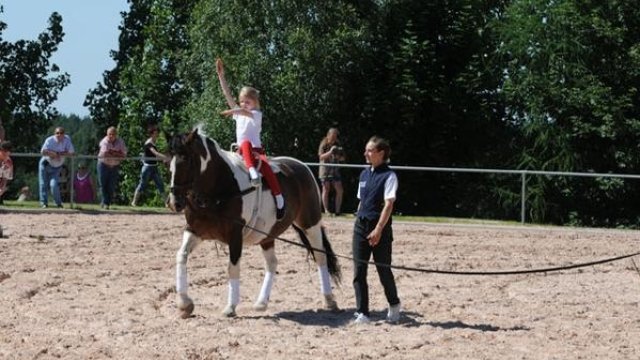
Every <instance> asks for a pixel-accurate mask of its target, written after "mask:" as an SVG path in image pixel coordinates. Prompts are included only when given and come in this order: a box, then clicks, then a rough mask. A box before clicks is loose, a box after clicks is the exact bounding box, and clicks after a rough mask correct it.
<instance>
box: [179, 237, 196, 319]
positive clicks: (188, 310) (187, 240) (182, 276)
mask: <svg viewBox="0 0 640 360" xmlns="http://www.w3.org/2000/svg"><path fill="white" fill-rule="evenodd" d="M200 242H202V240H201V239H200V238H199V237H198V236H196V235H195V234H194V233H192V232H191V231H188V230H185V231H184V233H183V234H182V245H181V246H180V249H179V250H178V253H177V254H176V297H177V299H176V300H177V305H178V309H179V310H180V312H181V313H180V316H181V317H182V318H183V319H186V318H188V317H189V316H191V314H192V313H193V308H194V306H193V301H192V300H191V298H189V295H187V289H188V287H189V283H188V282H187V259H188V258H189V254H191V252H192V251H193V250H194V249H195V248H196V247H197V246H198V244H200Z"/></svg>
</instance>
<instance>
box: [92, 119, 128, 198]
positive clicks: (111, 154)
mask: <svg viewBox="0 0 640 360" xmlns="http://www.w3.org/2000/svg"><path fill="white" fill-rule="evenodd" d="M126 156H127V146H126V145H125V144H124V141H122V139H121V138H119V137H118V131H117V130H116V128H115V126H111V127H109V128H108V129H107V135H106V136H105V137H104V138H102V140H100V151H99V152H98V182H99V185H100V193H101V194H102V202H101V204H100V206H101V207H102V208H103V209H109V207H110V206H111V203H112V201H113V194H114V193H115V190H116V185H117V184H118V176H119V175H120V162H122V159H123V158H125V157H126Z"/></svg>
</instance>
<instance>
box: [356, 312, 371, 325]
mask: <svg viewBox="0 0 640 360" xmlns="http://www.w3.org/2000/svg"><path fill="white" fill-rule="evenodd" d="M370 322H371V320H370V319H369V317H368V316H367V315H365V314H358V316H357V317H356V319H355V320H353V323H354V324H355V325H364V324H368V323H370Z"/></svg>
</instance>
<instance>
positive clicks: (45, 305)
mask: <svg viewBox="0 0 640 360" xmlns="http://www.w3.org/2000/svg"><path fill="white" fill-rule="evenodd" d="M0 224H1V225H2V227H3V229H4V238H2V239H0V305H1V306H0V358H1V359H58V358H61V359H194V360H195V359H321V358H322V359H492V360H493V359H563V360H566V359H638V358H640V321H639V320H638V319H639V317H640V315H639V311H638V300H639V295H640V274H639V273H638V271H637V270H636V268H635V266H634V262H633V260H631V259H625V260H620V261H616V262H611V263H607V264H603V265H597V266H590V267H585V268H581V269H574V270H567V271H561V272H553V273H548V274H530V275H513V276H460V275H438V274H427V273H420V272H410V271H401V270H396V271H395V275H396V280H397V282H398V289H399V293H400V298H401V300H402V303H403V308H404V312H403V316H402V319H401V322H400V323H399V324H387V323H386V322H385V321H384V317H385V314H386V307H387V305H386V301H385V299H384V295H383V292H382V289H381V287H380V285H379V282H378V279H377V273H376V271H375V269H372V270H371V271H370V274H369V280H370V288H371V302H372V304H371V305H372V310H373V312H372V318H373V320H375V321H374V323H372V324H369V325H366V326H353V325H352V324H351V321H352V316H353V311H354V296H353V290H352V287H351V275H352V264H351V263H350V262H349V260H346V259H342V260H341V265H342V271H343V283H342V285H341V286H339V287H336V288H335V291H336V298H337V300H338V303H339V305H340V307H341V308H342V309H343V311H342V312H339V313H331V312H328V311H325V310H322V309H321V307H322V298H321V296H320V291H319V287H320V286H319V284H318V278H317V273H316V270H315V266H314V264H313V263H311V262H310V261H308V260H307V257H306V253H305V251H304V249H302V248H299V247H296V246H292V245H289V244H286V243H278V244H277V254H278V259H279V261H280V263H279V269H278V277H277V278H276V282H275V285H274V289H273V293H272V297H271V302H270V305H269V308H268V309H267V311H266V312H257V311H254V310H253V309H252V308H251V305H252V304H253V302H254V301H255V298H256V296H257V295H258V291H259V287H260V285H261V283H262V276H263V261H262V255H261V252H260V248H259V247H249V248H245V251H244V256H243V263H242V264H243V268H242V278H241V280H242V285H241V303H240V305H239V306H238V309H237V310H238V317H236V318H231V319H227V318H223V317H222V316H221V315H220V313H221V311H222V309H223V307H224V305H225V303H226V297H227V282H226V281H227V277H226V266H227V254H226V249H225V248H222V247H219V246H216V244H215V243H213V242H207V243H204V244H203V245H202V246H201V247H199V248H198V249H197V250H196V251H195V253H194V254H193V256H192V257H191V258H190V259H189V264H188V268H189V282H190V295H191V297H192V298H193V300H194V302H195V312H194V316H193V317H191V318H189V319H186V320H183V319H180V318H179V317H178V312H177V310H176V305H175V290H174V286H175V280H174V278H175V253H176V251H177V249H178V246H179V244H180V241H181V234H182V227H183V225H184V218H183V217H182V216H181V215H145V214H116V213H100V214H82V213H77V212H71V211H60V212H56V213H35V212H21V213H15V212H8V211H4V212H2V210H0ZM325 224H326V226H327V229H328V234H329V238H330V239H331V241H332V244H333V246H334V249H335V251H336V252H337V253H338V254H342V255H346V256H350V253H351V251H350V239H351V228H352V222H351V221H348V220H345V219H338V220H336V219H326V220H325ZM394 228H395V238H396V240H395V242H394V255H395V257H394V263H395V264H396V265H401V266H410V267H418V268H428V269H443V270H472V271H483V270H512V269H535V268H544V267H553V266H563V265H568V264H572V263H580V262H587V261H593V260H598V259H604V258H607V257H614V256H617V255H622V254H628V253H634V252H636V251H638V250H639V247H638V239H639V238H640V232H636V231H621V230H594V229H568V228H541V227H498V226H482V225H475V226H470V225H466V226H465V225H450V224H449V225H447V224H444V225H443V224H417V223H412V224H406V223H403V224H400V223H397V224H395V226H394ZM283 237H285V238H287V239H297V238H296V236H295V234H294V232H293V231H288V232H286V233H285V234H284V236H283ZM636 262H638V263H639V265H640V259H638V260H636Z"/></svg>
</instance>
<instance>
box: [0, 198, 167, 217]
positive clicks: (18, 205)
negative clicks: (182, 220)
mask: <svg viewBox="0 0 640 360" xmlns="http://www.w3.org/2000/svg"><path fill="white" fill-rule="evenodd" d="M63 206H64V209H65V210H78V211H105V212H122V213H140V212H144V213H157V214H168V213H171V211H170V210H169V209H167V208H165V207H151V206H137V207H133V206H129V205H111V206H110V208H109V210H105V209H102V208H101V207H100V204H73V207H71V204H69V203H64V204H63ZM0 208H2V209H5V210H11V209H19V210H42V211H51V210H57V209H56V208H55V206H53V207H52V206H51V204H49V208H47V209H41V208H40V203H39V202H38V201H21V202H18V201H15V200H5V201H4V206H0Z"/></svg>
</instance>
